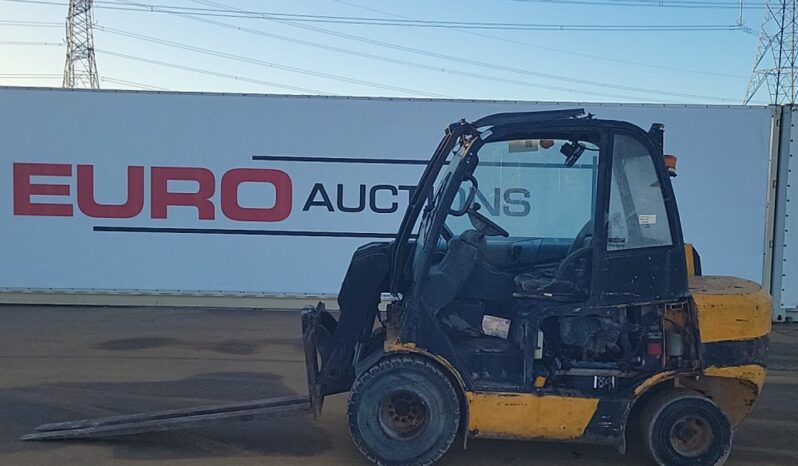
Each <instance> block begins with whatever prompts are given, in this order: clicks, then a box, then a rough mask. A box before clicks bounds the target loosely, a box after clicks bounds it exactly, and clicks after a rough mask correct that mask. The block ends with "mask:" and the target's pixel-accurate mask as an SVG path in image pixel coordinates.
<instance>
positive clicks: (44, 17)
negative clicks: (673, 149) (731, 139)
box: [0, 0, 767, 104]
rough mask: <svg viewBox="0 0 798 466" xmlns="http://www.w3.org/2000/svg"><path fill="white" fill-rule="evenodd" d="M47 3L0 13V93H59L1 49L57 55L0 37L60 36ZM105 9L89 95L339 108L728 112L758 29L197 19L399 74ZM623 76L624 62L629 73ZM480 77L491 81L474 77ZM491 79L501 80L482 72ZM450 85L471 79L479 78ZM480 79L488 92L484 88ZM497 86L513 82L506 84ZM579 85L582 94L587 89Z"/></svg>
mask: <svg viewBox="0 0 798 466" xmlns="http://www.w3.org/2000/svg"><path fill="white" fill-rule="evenodd" d="M48 1H49V2H52V3H58V5H40V4H34V3H27V2H24V1H23V2H14V1H7V0H0V84H3V85H26V86H27V85H32V86H56V87H57V86H60V84H61V77H60V76H61V74H62V72H63V66H64V51H65V49H64V47H63V46H41V45H36V46H34V45H21V44H9V43H8V41H13V42H19V41H29V42H53V43H58V42H61V41H62V40H63V37H64V28H63V27H61V26H59V27H22V26H14V25H9V24H4V23H3V21H38V22H46V23H49V22H58V23H60V24H63V22H64V17H65V16H66V12H67V3H68V2H67V0H48ZM114 1H118V0H107V1H105V2H99V3H98V4H97V5H96V7H95V12H94V18H95V21H96V23H97V28H98V29H96V30H95V47H96V49H97V50H98V52H97V67H98V71H99V74H100V77H101V78H102V79H103V81H102V82H101V87H103V88H123V89H124V88H133V87H132V86H131V85H127V84H122V83H120V81H119V80H123V81H130V82H135V83H139V84H145V85H149V86H155V87H159V88H164V89H168V90H176V91H215V92H250V93H280V94H285V93H316V92H313V91H318V92H324V93H330V94H341V95H370V96H401V97H412V96H415V95H421V94H430V95H435V96H442V97H455V98H479V99H517V100H544V101H549V100H555V101H557V100H559V101H611V102H677V103H720V104H723V103H740V102H741V100H742V98H743V95H744V93H745V90H746V86H747V83H748V77H749V75H750V73H751V66H752V64H753V60H754V55H755V50H756V40H757V34H758V30H759V25H760V21H761V16H762V13H761V11H760V10H759V9H748V10H745V16H744V18H745V22H746V25H747V26H748V27H750V28H752V29H753V30H754V33H753V34H746V33H744V32H741V31H691V32H651V31H635V32H586V31H573V30H564V31H563V30H560V31H486V30H479V31H472V32H464V31H463V30H457V29H452V28H442V29H441V28H438V29H433V28H410V27H394V26H374V25H352V24H348V25H345V24H326V23H293V24H291V23H286V22H277V21H273V20H269V19H257V18H256V19H252V18H219V17H204V19H206V20H211V21H217V22H223V23H226V24H231V25H234V26H241V27H246V28H250V29H252V30H256V31H262V32H265V33H268V34H274V35H278V36H282V37H287V38H289V39H299V40H304V41H308V42H313V43H315V44H320V45H323V46H329V47H335V48H339V49H346V50H350V51H354V52H355V53H360V54H368V55H374V56H378V57H383V58H386V59H389V60H399V61H404V62H412V63H413V64H415V65H414V66H409V65H407V64H399V63H396V62H386V61H380V60H377V59H374V58H369V57H363V56H356V55H352V54H347V53H341V52H338V51H332V50H324V49H322V48H318V47H314V46H310V45H307V44H297V43H293V42H290V41H287V40H283V39H279V38H275V37H264V36H263V35H258V34H253V33H247V32H242V31H240V30H232V29H227V28H223V27H219V26H215V25H211V24H207V23H203V22H199V21H196V20H191V19H187V18H185V17H180V16H176V15H172V14H166V13H153V12H134V11H118V10H113V9H109V8H103V7H102V6H112V5H113V3H112V2H114ZM215 1H216V3H222V4H226V5H228V6H230V7H232V8H240V9H243V10H248V11H258V12H272V13H296V14H311V15H333V16H358V17H371V18H397V17H406V18H413V19H423V20H443V21H482V22H513V23H535V24H551V25H577V24H580V25H733V24H734V23H736V21H737V17H738V14H739V12H738V10H735V9H717V8H707V9H703V8H702V9H681V8H660V7H630V6H611V5H607V4H606V3H605V4H601V5H586V4H563V3H545V2H539V1H517V0H459V1H458V0H437V1H434V2H430V1H422V0H401V1H400V0H384V1H381V2H375V1H369V0H346V1H345V2H344V1H335V0H314V1H299V2H285V1H273V0H260V1H255V0H215ZM590 1H593V0H585V2H590ZM664 1H665V2H666V3H667V2H668V0H664ZM709 1H716V2H721V3H723V4H728V3H729V2H730V0H709ZM759 1H760V0H758V2H759ZM130 2H132V3H139V4H149V5H152V4H155V5H172V6H183V7H196V8H212V7H210V6H208V5H203V4H200V3H197V2H192V1H190V0H130ZM361 7H366V8H370V9H371V10H369V9H365V8H361ZM374 9H378V10H381V12H378V11H374ZM389 14H392V15H397V16H389ZM296 24H304V25H305V26H309V27H313V28H323V29H325V30H327V31H333V32H338V33H345V34H349V35H356V36H360V37H364V38H368V39H374V40H379V41H383V42H388V43H391V44H395V45H398V46H402V47H409V48H413V49H417V50H423V51H428V52H433V53H437V54H443V55H445V56H448V57H453V58H455V59H457V60H461V59H462V60H470V61H471V62H468V63H463V62H462V61H451V60H446V59H444V58H441V57H434V56H428V55H423V54H419V53H413V52H410V51H407V50H397V49H395V48H387V47H384V46H380V45H377V44H373V43H371V44H370V43H365V42H363V41H356V40H352V39H349V38H344V37H340V36H335V35H332V34H330V33H328V32H322V31H319V30H309V29H307V28H303V27H298V26H297V25H296ZM112 31H123V32H125V33H134V34H140V35H145V36H148V37H151V38H157V39H162V40H166V41H171V42H177V43H181V44H187V45H190V46H193V47H198V48H202V49H208V50H212V51H214V52H221V53H223V54H232V55H235V56H239V57H245V58H247V59H254V60H256V61H260V64H257V63H247V62H243V61H240V60H232V59H230V58H225V57H222V56H211V55H208V54H207V53H205V54H204V53H198V52H195V51H189V50H185V49H180V48H175V47H172V46H169V45H165V44H163V43H161V44H157V43H153V42H150V41H143V40H140V39H136V38H133V37H126V36H124V35H120V34H119V33H114V32H112ZM478 34H479V35H478ZM485 36H491V37H485ZM554 49H557V50H554ZM108 52H111V53H114V54H124V55H129V56H135V57H140V58H146V59H150V60H157V61H162V62H167V63H171V64H175V65H179V66H188V67H193V68H198V69H203V70H208V71H213V72H219V73H224V74H226V75H231V76H240V77H244V78H249V79H256V80H261V81H267V82H271V83H276V84H281V85H287V86H293V87H297V88H303V89H307V91H305V92H303V91H300V90H292V89H287V88H284V87H277V86H273V85H268V84H265V83H253V82H245V81H242V80H236V79H232V78H224V77H219V76H209V75H205V74H200V73H197V72H192V71H187V70H180V69H174V68H169V67H164V66H160V65H156V64H153V63H144V62H141V61H137V60H131V59H129V58H123V57H120V56H118V55H112V54H109V53H108ZM594 56H595V57H594ZM596 57H604V59H601V58H596ZM608 59H609V60H608ZM613 60H620V61H623V62H619V61H613ZM473 61H477V62H480V64H477V63H473ZM625 62H634V64H633V63H625ZM268 64H275V65H278V66H279V67H293V68H296V69H302V70H308V71H310V72H314V73H324V74H328V75H335V76H336V77H340V78H344V79H346V80H358V81H361V82H359V83H355V82H347V81H341V80H336V79H331V78H330V77H322V76H312V75H308V74H303V73H300V72H297V71H289V70H286V69H277V68H275V67H272V66H268ZM486 64H487V65H492V66H494V68H491V67H489V66H485V65H486ZM643 65H645V66H643ZM495 66H498V67H502V68H504V69H496V68H495ZM420 67H426V68H435V69H445V70H447V72H441V71H436V70H433V69H420ZM507 68H511V69H512V70H510V69H507ZM685 70H690V71H685ZM458 73H459V74H458ZM707 73H714V74H707ZM463 74H470V75H481V76H482V78H477V77H475V76H464V75H463ZM18 75H24V77H20V76H18ZM30 75H35V76H30ZM491 77H493V78H495V79H496V80H491V79H489V78H491ZM114 80H116V81H114ZM574 80H579V81H582V82H574ZM508 81H517V83H513V82H508ZM588 82H590V83H593V85H589V84H588ZM603 84H611V85H613V86H625V87H626V88H627V89H617V88H608V87H606V86H604V85H603ZM377 85H380V86H384V87H379V86H377ZM629 88H636V89H646V90H655V91H663V92H673V93H679V94H689V96H687V95H683V96H672V95H663V94H657V93H651V92H637V91H635V90H633V89H629ZM757 97H758V98H757V99H755V102H754V103H766V101H767V95H766V94H765V93H762V92H760V94H759V95H758V96H757ZM721 99H727V100H721Z"/></svg>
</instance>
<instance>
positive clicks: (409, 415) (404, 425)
mask: <svg viewBox="0 0 798 466" xmlns="http://www.w3.org/2000/svg"><path fill="white" fill-rule="evenodd" d="M379 409H380V413H379V419H380V427H381V428H382V430H383V431H384V432H385V433H386V434H387V435H389V436H390V437H393V438H396V439H403V440H405V439H410V438H413V437H415V436H416V435H418V434H419V432H421V431H422V430H423V429H424V426H426V425H427V405H426V403H424V400H422V399H421V398H420V397H419V396H418V395H416V394H415V393H411V392H408V391H397V392H392V393H389V394H387V395H386V396H385V397H383V399H382V401H381V402H380V408H379Z"/></svg>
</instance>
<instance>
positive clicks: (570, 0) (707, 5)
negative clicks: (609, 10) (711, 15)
mask: <svg viewBox="0 0 798 466" xmlns="http://www.w3.org/2000/svg"><path fill="white" fill-rule="evenodd" d="M515 1H519V2H523V3H554V4H563V5H587V6H615V7H643V8H686V9H709V10H711V9H728V10H739V9H745V10H756V9H761V8H763V7H764V6H765V4H764V3H762V2H754V3H742V4H741V2H709V1H706V2H704V1H678V0H662V1H660V0H515Z"/></svg>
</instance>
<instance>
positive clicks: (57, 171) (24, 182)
mask: <svg viewBox="0 0 798 466" xmlns="http://www.w3.org/2000/svg"><path fill="white" fill-rule="evenodd" d="M31 176H72V166H71V165H66V164H61V163H15V164H14V215H46V216H58V217H71V216H72V204H52V203H33V202H31V200H30V197H31V196H34V195H49V196H69V185H67V184H33V183H31V181H30V177H31Z"/></svg>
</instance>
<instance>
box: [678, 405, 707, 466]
mask: <svg viewBox="0 0 798 466" xmlns="http://www.w3.org/2000/svg"><path fill="white" fill-rule="evenodd" d="M669 439H670V443H671V446H672V447H673V449H674V450H675V451H676V453H678V454H679V455H681V456H684V457H687V458H695V457H697V456H701V455H703V454H704V453H706V452H707V451H709V448H710V447H711V446H712V439H713V435H712V427H711V426H710V425H709V423H707V422H706V420H704V419H703V418H701V417H699V416H695V415H687V416H683V417H681V418H679V420H677V421H676V422H674V423H673V425H672V426H671V430H670V436H669Z"/></svg>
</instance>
